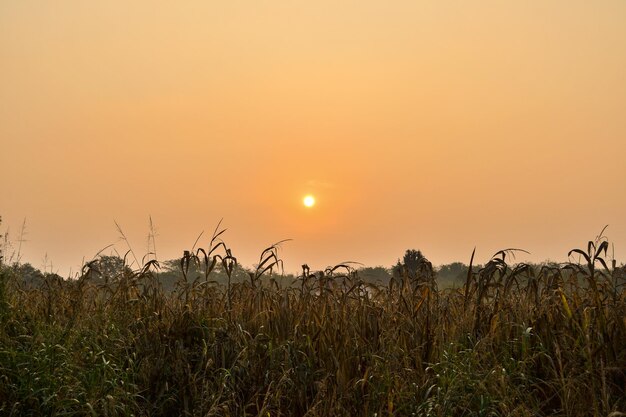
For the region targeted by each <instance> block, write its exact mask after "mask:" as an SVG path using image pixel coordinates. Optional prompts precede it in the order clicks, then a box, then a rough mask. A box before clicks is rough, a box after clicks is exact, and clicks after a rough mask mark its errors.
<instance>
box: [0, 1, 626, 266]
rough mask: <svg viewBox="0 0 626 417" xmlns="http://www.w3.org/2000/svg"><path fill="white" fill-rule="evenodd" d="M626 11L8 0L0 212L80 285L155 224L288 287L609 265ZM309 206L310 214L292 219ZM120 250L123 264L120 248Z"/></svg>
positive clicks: (625, 118)
mask: <svg viewBox="0 0 626 417" xmlns="http://www.w3.org/2000/svg"><path fill="white" fill-rule="evenodd" d="M624 22H626V2H624V1H622V0H613V1H610V0H607V1H601V2H589V1H577V0H562V1H558V0H554V1H524V2H516V3H515V4H514V2H502V1H481V2H461V1H432V2H422V1H395V2H383V1H366V0H360V1H315V2H304V1H253V2H252V1H236V0H229V1H224V2H222V1H220V2H217V1H188V2H175V3H172V2H157V1H133V2H127V1H106V2H85V1H82V0H80V1H79V0H76V1H48V2H41V1H27V0H19V1H3V2H2V3H1V4H0V190H1V191H0V215H1V216H2V217H3V220H4V222H3V225H2V227H1V230H6V228H7V227H9V231H10V234H11V237H12V238H13V239H14V240H15V239H17V237H18V234H19V228H20V225H21V223H22V221H23V220H24V218H26V224H27V235H26V236H25V239H26V240H27V241H26V242H24V243H23V246H22V252H23V255H24V258H23V260H25V261H29V262H31V263H32V264H33V265H34V266H36V267H42V266H43V259H44V256H45V255H46V254H47V256H48V258H49V259H50V260H51V261H52V262H53V269H54V270H58V271H59V272H61V273H63V274H67V271H68V270H69V268H73V270H74V271H76V270H77V269H78V268H79V265H80V263H81V261H82V259H83V258H86V259H89V258H91V257H92V256H93V255H94V254H95V253H96V252H98V250H100V249H101V248H103V247H104V246H106V245H108V244H110V243H115V242H118V233H117V230H116V228H115V226H114V223H113V221H114V220H116V221H117V222H118V223H119V224H120V226H122V228H123V230H124V232H125V233H126V234H127V235H128V237H129V238H130V241H131V244H132V245H133V246H134V249H135V251H136V252H137V253H138V254H143V253H145V251H146V235H147V233H148V218H149V216H152V219H153V220H154V223H155V225H156V227H157V230H158V234H159V236H158V237H157V254H158V257H159V258H160V259H168V258H173V257H176V256H178V255H180V253H181V252H182V251H183V250H184V249H188V248H190V247H191V246H192V245H193V243H194V241H195V239H196V237H197V236H198V234H199V233H200V232H201V231H203V230H204V231H205V237H203V238H202V239H201V240H200V243H201V244H203V245H206V243H207V242H208V235H210V232H211V231H212V230H213V228H214V227H215V225H216V224H217V222H218V221H219V220H220V219H221V218H224V225H225V227H227V228H228V229H229V230H228V231H227V233H226V234H225V235H224V236H225V240H226V242H227V243H228V244H229V245H230V246H231V247H232V248H233V252H234V255H235V256H237V257H238V258H239V259H240V261H241V262H242V263H243V264H244V265H248V266H249V265H252V264H253V263H254V262H255V261H256V260H257V257H258V254H259V253H260V251H261V250H262V249H263V248H265V247H266V246H267V245H268V244H270V243H272V242H275V241H278V240H281V239H286V238H292V239H294V240H293V241H291V242H288V243H286V244H285V245H284V246H283V251H282V256H283V257H284V259H285V267H286V268H287V269H288V270H289V271H297V270H298V269H299V266H300V265H301V264H302V263H304V262H307V263H308V264H309V265H311V267H312V268H313V269H319V268H323V267H325V266H327V265H331V264H335V263H338V262H341V261H345V260H353V261H359V262H362V263H365V264H368V265H379V264H382V265H385V266H389V265H391V264H392V263H394V262H395V261H396V259H397V258H398V257H400V256H401V255H402V253H403V252H404V250H405V249H407V248H419V249H421V250H422V251H423V252H424V253H425V254H426V256H427V257H429V258H430V259H431V260H432V261H433V262H434V263H436V264H440V263H444V262H451V261H454V260H462V261H465V262H467V261H468V260H469V256H470V254H471V252H472V249H473V247H474V246H477V256H478V260H479V261H480V262H484V261H486V260H487V259H488V258H489V256H491V255H492V254H493V252H495V251H496V250H498V249H501V248H506V247H512V246H513V247H521V248H524V249H526V250H528V251H530V252H531V253H532V255H531V256H530V257H522V258H518V260H521V259H531V260H544V259H546V258H551V259H553V260H558V261H564V260H565V259H566V254H567V251H568V250H569V249H571V248H573V247H578V246H583V245H585V244H586V241H587V240H589V239H592V238H594V237H595V236H596V234H597V233H598V232H599V231H600V229H601V228H602V227H603V226H604V225H605V224H609V225H610V226H609V228H608V229H607V232H606V233H607V235H608V237H609V238H610V240H611V241H612V242H615V254H616V257H617V259H618V261H622V262H624V261H625V260H626V217H625V213H626V191H625V186H624V184H625V180H626V163H625V157H624V155H626V152H625V151H626V24H624ZM307 193H312V194H314V195H316V197H317V200H318V204H317V205H316V206H315V207H314V208H313V209H306V208H304V207H303V206H302V197H303V196H304V195H305V194H307ZM118 248H119V250H120V251H121V252H122V253H123V252H124V251H125V246H124V245H123V244H119V243H118Z"/></svg>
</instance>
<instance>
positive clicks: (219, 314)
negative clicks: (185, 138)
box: [0, 230, 626, 417]
mask: <svg viewBox="0 0 626 417" xmlns="http://www.w3.org/2000/svg"><path fill="white" fill-rule="evenodd" d="M220 235H221V232H219V231H217V230H216V233H214V236H213V238H212V240H211V243H210V245H209V246H208V247H207V248H201V249H198V250H195V251H186V252H185V253H184V255H183V257H182V258H181V263H180V270H181V273H180V279H179V281H178V283H177V286H176V290H175V291H173V292H165V291H164V290H163V288H162V287H161V285H160V283H159V281H158V279H157V275H156V273H157V271H158V268H159V264H158V262H157V261H155V260H150V261H148V262H147V263H145V264H144V265H143V266H142V267H141V268H138V269H136V270H131V269H130V268H126V269H124V270H123V271H121V272H120V273H119V274H118V275H116V276H113V277H109V278H110V279H107V280H106V281H103V280H97V279H94V278H95V277H97V276H98V274H99V271H97V269H96V264H95V263H92V264H87V265H86V266H85V267H84V269H83V271H82V273H81V275H80V277H79V278H78V279H76V280H60V279H58V278H56V277H52V276H47V277H46V281H45V285H43V286H41V287H38V288H33V287H25V286H22V285H21V283H20V279H19V276H16V275H15V273H14V270H13V269H12V268H11V267H8V266H4V267H2V268H0V414H2V415H9V416H12V415H13V416H22V415H32V416H40V415H81V416H82V415H94V416H95V415H98V416H100V415H103V416H127V415H135V416H172V415H186V416H344V415H345V416H348V415H349V416H374V415H376V416H411V415H416V416H470V415H480V416H488V415H489V416H500V415H502V416H505V415H506V416H538V415H563V416H583V415H584V416H587V415H593V416H607V415H612V416H614V417H615V416H618V415H623V414H621V413H620V412H624V411H625V410H626V349H624V346H626V292H625V291H624V288H623V286H621V282H622V281H620V279H621V278H620V276H619V273H618V270H617V269H616V268H615V267H614V266H613V268H612V269H609V267H608V265H607V264H606V262H605V258H604V257H605V255H606V249H607V247H608V244H606V243H605V242H606V241H605V240H602V241H596V242H590V244H589V245H588V246H587V248H586V250H579V249H575V250H574V251H573V252H572V253H571V254H572V255H580V256H581V258H582V259H583V260H584V263H583V264H579V263H575V262H574V263H566V264H563V265H560V266H557V267H545V268H542V269H540V270H537V269H535V268H532V267H531V266H529V265H525V264H517V265H510V264H509V263H507V260H509V259H510V256H511V255H512V253H513V251H512V250H504V251H500V252H498V253H497V254H496V255H495V256H494V257H493V258H492V259H490V260H488V262H486V264H485V266H484V267H482V268H481V269H477V268H470V271H469V273H468V276H467V282H466V285H465V286H464V287H463V288H460V289H438V288H437V280H436V274H435V273H434V272H433V270H432V267H431V268H428V267H427V265H425V266H424V267H423V268H420V270H419V273H417V274H413V275H409V274H407V273H406V271H405V273H404V274H403V275H402V276H400V277H399V278H397V277H396V278H393V279H392V280H391V281H390V282H389V284H388V285H386V286H376V285H371V284H366V283H364V282H363V281H361V280H360V279H359V276H358V274H357V273H356V271H355V270H353V269H352V268H351V266H350V265H338V266H336V267H333V268H328V269H327V270H325V271H323V272H318V273H312V272H311V271H310V269H309V268H308V267H307V266H306V265H304V266H303V271H302V274H301V276H300V277H299V281H298V283H297V285H292V286H288V287H281V286H280V285H278V283H277V281H276V280H274V279H273V275H272V273H273V272H276V270H277V269H279V268H280V266H281V265H280V259H279V258H278V255H277V251H276V246H270V247H269V248H267V249H266V250H264V251H263V253H262V255H261V258H260V262H259V264H258V265H259V266H258V268H257V269H256V270H255V271H253V272H251V273H250V274H249V278H250V279H249V280H248V281H246V282H236V283H233V282H230V280H229V282H228V284H227V285H225V286H219V285H216V284H215V283H214V282H212V281H211V274H212V271H213V269H214V268H215V266H216V265H218V264H219V265H221V266H222V267H223V268H224V270H225V271H227V273H228V274H229V277H230V274H231V273H232V271H233V268H234V266H235V265H236V262H237V260H236V258H235V257H234V256H233V255H232V252H231V250H230V248H228V247H227V246H226V244H224V243H223V242H222V241H221V240H219V237H220ZM472 261H473V256H472ZM191 264H194V265H195V266H196V268H194V269H193V270H194V271H200V272H199V273H195V274H190V273H189V271H190V270H191V269H190V268H189V265H191Z"/></svg>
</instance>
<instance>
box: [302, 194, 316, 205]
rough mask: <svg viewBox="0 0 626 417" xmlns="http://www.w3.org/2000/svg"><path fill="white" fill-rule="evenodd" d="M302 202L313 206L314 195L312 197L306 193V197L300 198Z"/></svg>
mask: <svg viewBox="0 0 626 417" xmlns="http://www.w3.org/2000/svg"><path fill="white" fill-rule="evenodd" d="M302 202H303V203H304V205H305V206H307V207H313V206H314V205H315V197H313V196H312V195H307V196H306V197H304V200H302Z"/></svg>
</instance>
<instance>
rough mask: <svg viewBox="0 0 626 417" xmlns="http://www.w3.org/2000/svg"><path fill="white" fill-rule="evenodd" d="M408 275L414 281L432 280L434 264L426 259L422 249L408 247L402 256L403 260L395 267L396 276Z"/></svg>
mask: <svg viewBox="0 0 626 417" xmlns="http://www.w3.org/2000/svg"><path fill="white" fill-rule="evenodd" d="M405 274H406V276H407V277H408V278H409V279H410V280H411V281H412V282H413V281H417V282H419V281H432V280H433V278H434V275H433V264H432V263H431V262H430V261H429V260H428V259H426V257H425V256H424V255H423V254H422V252H421V251H419V250H415V249H407V251H406V252H405V253H404V256H403V257H402V261H400V259H398V262H397V263H396V265H395V266H394V267H393V275H394V276H396V277H402V276H404V275H405Z"/></svg>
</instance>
